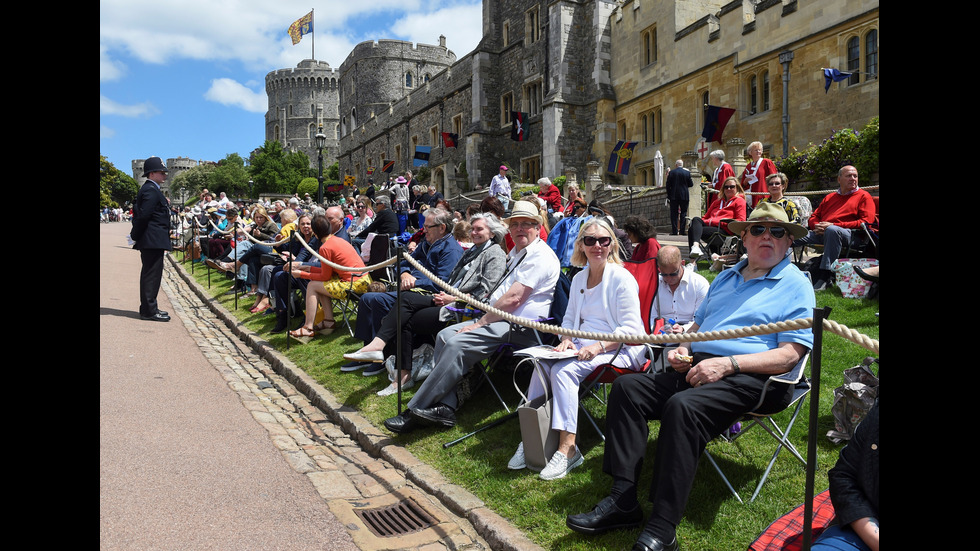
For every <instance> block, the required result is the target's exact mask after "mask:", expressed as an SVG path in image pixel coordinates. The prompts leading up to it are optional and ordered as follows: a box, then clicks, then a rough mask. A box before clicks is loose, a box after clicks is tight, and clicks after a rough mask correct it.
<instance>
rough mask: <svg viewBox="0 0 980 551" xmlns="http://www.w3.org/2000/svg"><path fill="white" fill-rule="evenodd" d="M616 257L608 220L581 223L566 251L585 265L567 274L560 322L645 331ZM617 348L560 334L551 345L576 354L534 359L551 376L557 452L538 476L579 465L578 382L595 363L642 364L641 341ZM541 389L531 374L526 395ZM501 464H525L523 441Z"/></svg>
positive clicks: (628, 277)
mask: <svg viewBox="0 0 980 551" xmlns="http://www.w3.org/2000/svg"><path fill="white" fill-rule="evenodd" d="M621 262H622V261H621V260H620V257H619V242H618V240H617V239H616V237H615V234H614V233H613V229H612V228H611V227H610V226H609V224H608V223H607V222H606V221H605V220H603V219H601V218H593V219H591V220H589V221H587V222H585V223H584V224H583V225H582V228H581V229H580V230H579V234H578V237H577V239H576V240H575V248H574V252H573V253H572V264H573V265H575V266H582V265H584V266H585V269H583V270H582V271H581V272H579V273H578V274H577V275H576V276H575V277H574V278H573V279H572V286H571V290H570V292H569V298H568V308H567V309H566V310H565V317H564V319H563V320H562V324H561V325H562V327H564V328H566V329H576V330H580V331H589V332H594V333H618V334H622V335H643V334H645V331H644V329H643V321H642V319H641V317H640V299H639V285H638V284H637V282H636V279H634V278H633V275H632V274H630V273H629V272H628V271H627V270H626V268H624V267H623V266H622V264H621ZM618 348H619V343H618V342H609V341H594V340H588V339H577V338H576V339H573V338H570V337H562V341H561V343H560V344H559V345H558V346H557V347H556V350H558V351H572V352H575V353H576V355H575V356H574V357H572V358H568V359H564V360H551V361H549V360H539V362H540V366H541V368H542V369H543V370H544V371H545V372H546V373H547V374H548V377H549V379H550V381H551V390H552V396H553V407H552V415H551V428H552V430H556V431H558V432H559V442H558V451H556V452H555V455H554V456H552V458H551V461H549V462H548V465H547V466H545V468H544V469H543V470H542V471H541V474H540V476H541V478H542V479H544V480H552V479H556V478H563V477H564V476H565V475H566V474H568V472H569V471H570V470H572V469H574V468H575V467H577V466H579V465H581V464H582V461H583V458H582V452H581V451H579V449H578V447H577V446H576V445H575V434H576V430H577V423H578V407H579V406H578V392H579V384H580V383H581V382H582V381H583V380H584V379H585V378H586V377H588V376H589V374H590V373H592V371H593V370H595V368H596V367H599V366H600V365H602V364H604V363H609V362H610V361H613V363H614V365H616V366H618V367H625V368H628V369H634V370H636V369H639V368H640V366H641V365H642V361H641V359H640V357H641V356H642V355H643V347H642V346H626V347H624V348H623V349H622V350H621V351H620V352H619V354H618V355H617V354H616V350H617V349H618ZM614 356H615V360H613V357H614ZM543 394H544V388H543V387H542V383H541V380H540V378H539V377H537V376H535V375H532V377H531V384H530V387H529V388H528V394H527V397H528V399H529V400H533V399H534V398H536V397H538V396H541V395H543ZM507 466H508V468H511V469H523V468H525V467H526V462H525V460H524V444H523V443H521V444H520V445H519V446H518V447H517V452H516V453H515V454H514V457H512V458H511V460H510V462H509V463H508V464H507Z"/></svg>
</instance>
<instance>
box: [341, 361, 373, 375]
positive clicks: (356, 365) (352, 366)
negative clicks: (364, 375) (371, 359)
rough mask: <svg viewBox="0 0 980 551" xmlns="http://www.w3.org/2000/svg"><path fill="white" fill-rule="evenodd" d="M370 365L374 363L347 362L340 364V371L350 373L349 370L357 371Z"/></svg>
mask: <svg viewBox="0 0 980 551" xmlns="http://www.w3.org/2000/svg"><path fill="white" fill-rule="evenodd" d="M372 365H374V364H373V363H364V362H347V363H345V364H344V365H342V366H340V371H341V372H342V373H350V372H351V371H357V370H359V369H364V368H366V367H371V366H372Z"/></svg>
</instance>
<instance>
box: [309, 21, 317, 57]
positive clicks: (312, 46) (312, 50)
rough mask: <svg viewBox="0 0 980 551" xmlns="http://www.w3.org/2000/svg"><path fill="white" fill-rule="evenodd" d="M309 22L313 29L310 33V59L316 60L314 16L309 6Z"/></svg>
mask: <svg viewBox="0 0 980 551" xmlns="http://www.w3.org/2000/svg"><path fill="white" fill-rule="evenodd" d="M310 24H311V25H312V27H313V31H314V32H311V33H310V35H312V36H310V59H312V60H313V61H316V32H315V31H316V16H315V15H313V8H310Z"/></svg>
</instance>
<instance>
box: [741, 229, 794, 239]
mask: <svg viewBox="0 0 980 551" xmlns="http://www.w3.org/2000/svg"><path fill="white" fill-rule="evenodd" d="M766 230H769V235H771V236H773V237H774V238H776V239H782V238H783V237H786V228H784V227H781V226H751V227H749V233H750V234H752V235H753V236H754V237H759V236H760V235H762V234H764V233H766Z"/></svg>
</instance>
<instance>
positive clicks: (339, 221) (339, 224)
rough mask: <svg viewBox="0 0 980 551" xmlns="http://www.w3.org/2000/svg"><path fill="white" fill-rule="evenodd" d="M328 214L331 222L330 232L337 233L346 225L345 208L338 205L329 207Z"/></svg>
mask: <svg viewBox="0 0 980 551" xmlns="http://www.w3.org/2000/svg"><path fill="white" fill-rule="evenodd" d="M326 216H327V220H328V221H329V222H330V233H337V232H338V231H340V229H341V228H343V227H344V209H342V208H340V207H338V206H332V207H328V208H327V213H326Z"/></svg>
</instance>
